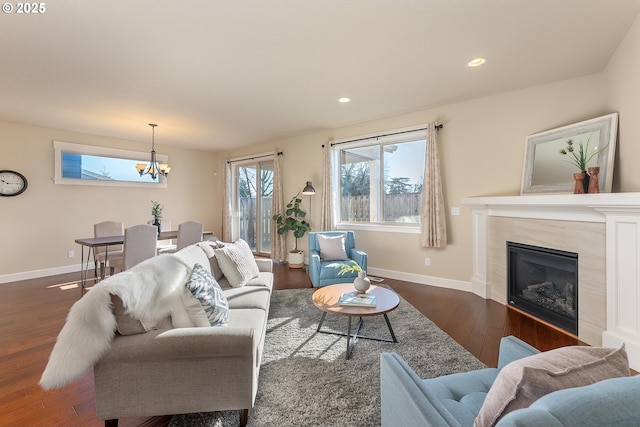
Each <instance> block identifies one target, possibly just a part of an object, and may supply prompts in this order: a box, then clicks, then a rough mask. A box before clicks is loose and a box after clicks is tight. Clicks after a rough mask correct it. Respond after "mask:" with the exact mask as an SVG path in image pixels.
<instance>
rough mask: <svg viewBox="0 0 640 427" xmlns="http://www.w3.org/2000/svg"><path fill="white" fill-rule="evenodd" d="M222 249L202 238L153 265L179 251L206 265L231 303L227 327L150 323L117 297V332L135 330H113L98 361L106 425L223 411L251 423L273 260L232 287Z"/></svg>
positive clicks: (99, 403)
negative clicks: (219, 253)
mask: <svg viewBox="0 0 640 427" xmlns="http://www.w3.org/2000/svg"><path fill="white" fill-rule="evenodd" d="M216 248H217V243H214V242H200V243H198V244H196V245H193V246H190V247H188V248H185V249H183V250H181V251H179V252H176V253H175V254H171V255H162V256H159V257H155V258H153V259H152V260H148V261H147V263H148V262H151V263H153V262H154V261H155V260H161V259H162V258H163V257H165V256H173V257H177V258H179V259H180V260H182V261H184V263H185V264H186V265H187V266H189V267H191V268H192V267H193V266H194V265H195V264H201V265H203V266H205V267H206V268H207V269H208V270H209V271H210V272H211V274H212V275H213V276H214V278H215V279H216V280H217V282H218V283H219V284H220V286H221V287H222V289H223V293H224V295H225V297H226V299H227V301H228V307H229V311H228V325H226V326H219V327H218V326H209V327H184V326H185V325H180V326H181V327H175V326H176V325H175V324H173V323H175V320H174V319H172V318H171V317H168V318H166V319H163V321H161V322H157V323H156V324H155V325H153V326H152V327H149V326H148V325H143V324H141V323H139V322H138V320H136V319H132V318H131V317H130V316H129V315H127V314H125V313H124V312H123V311H124V310H122V307H121V302H120V301H118V298H114V307H115V308H114V310H115V311H116V320H117V322H118V330H119V331H121V330H122V329H127V328H128V327H129V329H130V330H129V331H126V330H125V331H121V332H124V334H123V333H119V334H117V335H116V336H115V338H114V340H113V342H112V345H111V348H110V349H109V350H108V351H107V352H106V354H105V355H104V356H103V357H101V359H100V360H99V361H98V363H97V364H96V365H95V367H94V377H95V392H96V408H97V417H98V419H100V420H105V425H111V426H113V425H117V419H118V418H122V417H131V416H155V415H166V414H182V413H193V412H210V411H219V410H240V424H241V425H244V424H246V422H247V417H248V412H249V409H250V408H252V407H253V404H254V400H255V397H256V391H257V386H258V374H259V371H260V361H261V357H262V349H263V346H264V338H265V333H266V325H267V318H268V315H269V305H270V300H271V292H272V289H273V273H272V263H271V260H269V259H256V260H255V262H256V264H257V266H258V269H259V275H258V277H255V278H254V279H251V280H249V282H248V283H246V285H243V286H240V287H232V286H231V285H230V284H229V280H228V279H227V277H225V275H224V273H223V271H222V269H221V266H220V265H219V263H218V260H217V259H216V256H215V252H214V250H215V249H216ZM251 258H252V259H251V262H253V257H251ZM158 262H159V261H158ZM228 268H229V267H228V266H227V270H228ZM131 325H133V328H130V327H131ZM187 326H188V325H187ZM129 332H137V333H129Z"/></svg>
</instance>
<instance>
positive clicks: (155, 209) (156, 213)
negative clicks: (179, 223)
mask: <svg viewBox="0 0 640 427" xmlns="http://www.w3.org/2000/svg"><path fill="white" fill-rule="evenodd" d="M151 216H152V217H153V225H155V226H156V227H158V234H160V219H161V218H162V205H161V204H160V202H156V201H155V200H152V201H151Z"/></svg>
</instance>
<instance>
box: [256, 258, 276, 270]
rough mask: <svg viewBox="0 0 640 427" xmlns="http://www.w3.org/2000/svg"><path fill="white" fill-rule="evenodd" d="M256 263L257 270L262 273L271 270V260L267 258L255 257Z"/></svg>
mask: <svg viewBox="0 0 640 427" xmlns="http://www.w3.org/2000/svg"><path fill="white" fill-rule="evenodd" d="M256 264H258V270H260V271H261V272H263V273H272V272H273V260H271V259H268V258H256Z"/></svg>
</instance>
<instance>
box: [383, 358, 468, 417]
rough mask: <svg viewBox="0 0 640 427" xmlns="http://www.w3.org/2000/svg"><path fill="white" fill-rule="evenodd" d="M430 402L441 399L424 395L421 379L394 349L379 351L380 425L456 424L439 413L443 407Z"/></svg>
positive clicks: (435, 402)
mask: <svg viewBox="0 0 640 427" xmlns="http://www.w3.org/2000/svg"><path fill="white" fill-rule="evenodd" d="M434 405H436V406H437V405H441V403H440V402H439V401H438V400H437V399H429V398H428V397H427V396H426V395H425V390H424V388H423V386H422V380H421V379H420V378H419V377H418V376H417V375H416V373H415V372H413V370H412V369H411V368H410V367H409V365H407V363H406V362H405V361H404V360H402V358H401V357H400V356H398V355H397V354H395V353H382V354H381V355H380V406H381V411H382V412H381V416H382V418H381V419H382V427H405V426H406V427H414V426H433V427H451V426H455V425H456V424H457V422H456V421H455V420H452V419H449V421H447V420H446V419H445V418H443V417H442V416H441V415H440V414H441V413H442V412H445V413H446V409H444V408H437V407H436V406H434Z"/></svg>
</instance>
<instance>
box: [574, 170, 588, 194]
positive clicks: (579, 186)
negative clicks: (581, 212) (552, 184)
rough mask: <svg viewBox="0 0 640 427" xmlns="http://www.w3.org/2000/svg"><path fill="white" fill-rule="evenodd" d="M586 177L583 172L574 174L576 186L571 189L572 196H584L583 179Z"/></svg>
mask: <svg viewBox="0 0 640 427" xmlns="http://www.w3.org/2000/svg"><path fill="white" fill-rule="evenodd" d="M585 175H587V174H586V173H584V172H579V173H574V174H573V179H575V181H576V184H575V186H574V187H573V194H584V193H585V191H584V177H585Z"/></svg>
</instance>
